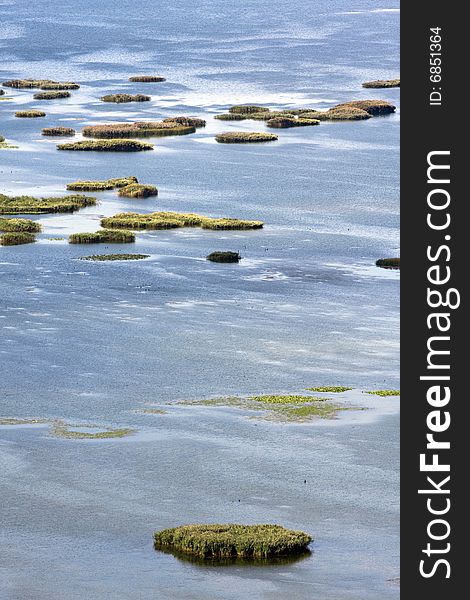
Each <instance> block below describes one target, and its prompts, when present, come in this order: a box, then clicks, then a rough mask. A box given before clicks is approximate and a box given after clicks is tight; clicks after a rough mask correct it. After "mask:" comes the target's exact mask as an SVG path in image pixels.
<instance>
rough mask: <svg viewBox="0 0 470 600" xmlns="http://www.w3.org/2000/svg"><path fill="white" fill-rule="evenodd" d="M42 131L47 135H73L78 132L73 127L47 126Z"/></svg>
mask: <svg viewBox="0 0 470 600" xmlns="http://www.w3.org/2000/svg"><path fill="white" fill-rule="evenodd" d="M41 133H42V135H46V136H73V135H75V133H76V132H75V129H72V127H45V128H44V129H43V130H42V132H41Z"/></svg>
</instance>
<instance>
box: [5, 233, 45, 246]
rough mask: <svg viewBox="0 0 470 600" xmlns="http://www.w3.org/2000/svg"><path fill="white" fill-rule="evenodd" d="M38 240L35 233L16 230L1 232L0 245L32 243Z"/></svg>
mask: <svg viewBox="0 0 470 600" xmlns="http://www.w3.org/2000/svg"><path fill="white" fill-rule="evenodd" d="M35 241H36V236H35V235H34V233H28V232H26V231H16V232H11V233H0V246H19V245H21V244H32V243H33V242H35Z"/></svg>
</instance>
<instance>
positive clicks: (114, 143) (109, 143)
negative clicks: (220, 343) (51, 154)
mask: <svg viewBox="0 0 470 600" xmlns="http://www.w3.org/2000/svg"><path fill="white" fill-rule="evenodd" d="M57 149H58V150H75V151H84V152H142V151H144V150H153V144H149V143H148V142H140V141H138V140H128V139H110V140H82V141H80V142H70V143H68V144H59V145H58V146H57Z"/></svg>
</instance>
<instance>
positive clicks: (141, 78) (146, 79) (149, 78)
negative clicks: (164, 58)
mask: <svg viewBox="0 0 470 600" xmlns="http://www.w3.org/2000/svg"><path fill="white" fill-rule="evenodd" d="M129 81H132V82H135V83H161V82H162V81H166V79H165V77H160V76H158V75H133V76H132V77H129Z"/></svg>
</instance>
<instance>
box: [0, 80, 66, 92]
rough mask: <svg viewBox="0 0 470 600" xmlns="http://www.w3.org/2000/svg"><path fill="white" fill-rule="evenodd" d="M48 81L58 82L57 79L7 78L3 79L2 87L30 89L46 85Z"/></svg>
mask: <svg viewBox="0 0 470 600" xmlns="http://www.w3.org/2000/svg"><path fill="white" fill-rule="evenodd" d="M50 83H58V82H57V81H52V80H51V79H9V80H8V81H4V82H3V83H2V85H3V86H4V87H10V88H16V89H18V90H20V89H31V88H40V87H42V86H43V85H47V84H50Z"/></svg>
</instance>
